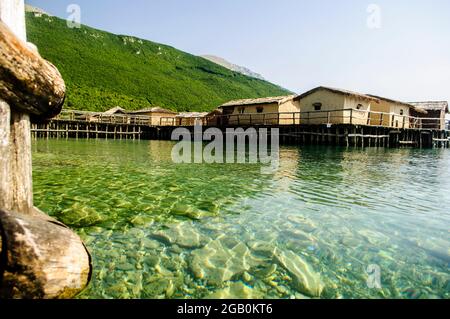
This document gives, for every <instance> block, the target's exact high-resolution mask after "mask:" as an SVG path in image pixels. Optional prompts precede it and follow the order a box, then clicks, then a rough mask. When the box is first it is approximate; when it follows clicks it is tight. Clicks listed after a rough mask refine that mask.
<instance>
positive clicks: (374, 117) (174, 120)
mask: <svg viewBox="0 0 450 319" xmlns="http://www.w3.org/2000/svg"><path fill="white" fill-rule="evenodd" d="M56 119H57V120H63V121H64V120H66V121H83V122H91V123H104V124H130V125H148V126H194V125H203V126H227V125H233V126H240V125H247V126H249V125H269V126H270V125H300V124H301V125H312V124H319V125H320V124H354V125H367V126H383V127H392V128H402V129H404V128H414V129H441V128H442V127H443V126H442V119H440V118H422V117H413V116H407V115H400V114H393V113H383V112H373V111H365V110H357V109H343V110H330V111H311V112H279V113H244V114H229V115H219V116H210V117H187V118H185V117H159V116H155V117H153V116H145V115H131V114H114V115H107V114H104V113H99V112H85V111H75V110H63V111H62V112H61V114H59V115H58V116H57V117H56Z"/></svg>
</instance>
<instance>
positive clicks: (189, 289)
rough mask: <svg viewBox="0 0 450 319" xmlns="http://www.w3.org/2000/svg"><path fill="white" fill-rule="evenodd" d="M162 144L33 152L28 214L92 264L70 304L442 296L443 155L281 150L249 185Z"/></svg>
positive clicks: (445, 254)
mask: <svg viewBox="0 0 450 319" xmlns="http://www.w3.org/2000/svg"><path fill="white" fill-rule="evenodd" d="M173 145H174V144H173V143H172V142H166V141H102V140H100V141H93V140H90V141H86V140H80V141H74V140H69V141H63V140H59V141H58V140H50V141H46V140H38V141H35V142H34V145H33V150H34V152H33V170H34V176H33V180H34V194H35V205H36V206H38V207H39V208H41V209H42V210H44V211H45V212H47V213H49V214H50V215H52V216H54V217H56V218H58V219H59V220H61V221H62V222H64V223H66V224H67V225H68V226H70V227H71V228H72V229H74V230H75V231H76V232H77V233H78V234H79V235H80V236H81V237H82V239H83V240H84V241H85V243H86V245H87V246H88V248H89V250H90V252H91V254H92V256H93V261H94V268H95V269H94V273H93V278H92V282H91V284H90V286H89V288H88V289H87V290H86V291H85V292H83V293H82V294H81V295H80V296H79V298H309V297H319V296H320V297H321V298H449V296H450V280H449V279H450V272H449V262H450V255H449V253H450V252H449V248H450V237H449V231H450V151H449V150H439V149H434V150H431V149H427V150H417V149H376V148H368V149H345V148H336V147H318V146H313V147H282V148H281V150H280V168H279V170H278V171H276V172H274V173H273V174H270V175H263V174H261V169H260V168H261V167H259V165H245V164H174V163H173V162H172V160H171V150H172V147H173Z"/></svg>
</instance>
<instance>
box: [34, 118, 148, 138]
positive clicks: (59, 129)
mask: <svg viewBox="0 0 450 319" xmlns="http://www.w3.org/2000/svg"><path fill="white" fill-rule="evenodd" d="M31 134H32V137H33V138H35V139H36V138H47V139H49V138H56V139H60V138H61V139H64V138H65V139H68V138H76V139H78V138H83V139H98V138H102V139H118V140H122V139H133V140H135V139H141V136H142V134H143V128H142V126H140V125H131V124H105V123H91V122H82V121H51V122H49V123H45V124H32V125H31Z"/></svg>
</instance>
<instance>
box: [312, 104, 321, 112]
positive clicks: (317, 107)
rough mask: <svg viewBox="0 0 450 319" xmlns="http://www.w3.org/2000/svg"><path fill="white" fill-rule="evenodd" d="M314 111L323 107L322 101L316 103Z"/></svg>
mask: <svg viewBox="0 0 450 319" xmlns="http://www.w3.org/2000/svg"><path fill="white" fill-rule="evenodd" d="M313 106H314V111H320V110H321V109H322V103H314V104H313Z"/></svg>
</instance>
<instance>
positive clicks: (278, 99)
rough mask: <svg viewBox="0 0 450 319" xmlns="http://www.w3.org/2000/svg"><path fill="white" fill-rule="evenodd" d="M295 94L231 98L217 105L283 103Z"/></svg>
mask: <svg viewBox="0 0 450 319" xmlns="http://www.w3.org/2000/svg"><path fill="white" fill-rule="evenodd" d="M294 97H295V95H288V96H273V97H264V98H256V99H241V100H233V101H230V102H227V103H225V104H222V105H221V106H219V108H220V109H223V108H228V107H235V106H247V105H264V104H274V103H278V104H279V105H280V104H283V103H284V102H286V101H289V100H292V99H293V98H294Z"/></svg>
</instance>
